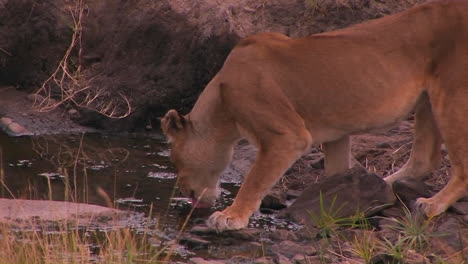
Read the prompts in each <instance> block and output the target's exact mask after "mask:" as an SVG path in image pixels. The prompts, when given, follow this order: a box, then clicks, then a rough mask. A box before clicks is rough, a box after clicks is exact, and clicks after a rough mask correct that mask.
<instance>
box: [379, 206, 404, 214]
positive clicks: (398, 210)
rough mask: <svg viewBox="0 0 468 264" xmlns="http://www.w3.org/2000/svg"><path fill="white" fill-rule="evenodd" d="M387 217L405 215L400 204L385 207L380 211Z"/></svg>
mask: <svg viewBox="0 0 468 264" xmlns="http://www.w3.org/2000/svg"><path fill="white" fill-rule="evenodd" d="M380 213H381V214H382V215H383V216H385V217H400V216H403V209H402V208H400V207H398V206H392V207H389V208H385V209H383V210H382V211H381V212H380Z"/></svg>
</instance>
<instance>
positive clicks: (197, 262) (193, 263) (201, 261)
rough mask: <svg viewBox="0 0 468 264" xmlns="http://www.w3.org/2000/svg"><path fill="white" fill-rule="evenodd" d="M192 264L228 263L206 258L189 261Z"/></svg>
mask: <svg viewBox="0 0 468 264" xmlns="http://www.w3.org/2000/svg"><path fill="white" fill-rule="evenodd" d="M189 263H190V264H225V263H226V262H224V261H221V260H206V259H204V258H198V257H197V258H191V259H189Z"/></svg>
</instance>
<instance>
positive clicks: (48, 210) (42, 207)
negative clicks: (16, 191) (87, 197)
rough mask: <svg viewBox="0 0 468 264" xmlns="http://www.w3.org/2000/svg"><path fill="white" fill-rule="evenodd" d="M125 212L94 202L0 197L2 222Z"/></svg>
mask: <svg viewBox="0 0 468 264" xmlns="http://www.w3.org/2000/svg"><path fill="white" fill-rule="evenodd" d="M123 213H125V211H121V210H117V209H112V208H108V207H103V206H99V205H92V204H83V203H72V202H62V201H48V200H23V199H5V198H0V222H3V223H17V222H38V221H62V220H85V219H92V218H97V217H103V216H109V217H113V216H116V215H118V214H123Z"/></svg>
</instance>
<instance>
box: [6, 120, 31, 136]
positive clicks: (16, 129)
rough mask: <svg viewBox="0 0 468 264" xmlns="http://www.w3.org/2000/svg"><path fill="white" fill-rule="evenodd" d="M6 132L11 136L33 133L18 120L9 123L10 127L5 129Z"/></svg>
mask: <svg viewBox="0 0 468 264" xmlns="http://www.w3.org/2000/svg"><path fill="white" fill-rule="evenodd" d="M5 132H6V133H7V134H8V135H9V136H13V137H19V136H25V135H32V133H31V131H29V130H27V129H26V128H25V127H23V126H22V125H20V124H18V123H16V122H11V123H10V124H9V125H8V128H7V129H5Z"/></svg>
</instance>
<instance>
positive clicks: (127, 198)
mask: <svg viewBox="0 0 468 264" xmlns="http://www.w3.org/2000/svg"><path fill="white" fill-rule="evenodd" d="M0 147H1V157H0V161H1V168H2V169H3V173H1V174H0V176H1V180H2V185H1V186H0V196H1V197H2V198H23V199H52V200H60V201H61V200H66V201H76V202H85V203H90V204H98V205H104V206H114V207H117V208H120V209H125V210H130V211H135V212H140V213H144V214H145V215H146V216H147V215H148V214H149V213H150V211H151V216H152V217H153V218H154V219H157V221H158V226H159V227H158V228H160V229H161V230H162V233H161V234H160V235H161V236H164V237H167V239H168V240H169V239H173V238H174V237H175V235H176V234H177V232H178V230H180V228H181V226H182V224H183V223H184V222H185V220H186V219H187V215H188V213H189V211H190V209H191V206H190V204H189V203H188V202H187V200H185V199H181V198H179V197H177V189H176V188H175V187H174V185H175V180H176V179H175V176H176V175H175V174H174V168H173V167H172V165H171V164H170V162H169V158H168V155H169V150H168V145H167V144H166V143H165V142H164V140H163V139H162V138H161V136H158V135H154V136H151V137H150V136H133V137H130V136H106V135H100V134H86V135H66V136H65V135H53V136H36V137H19V138H12V137H8V136H6V135H3V134H0ZM237 188H238V186H236V185H235V184H223V185H222V189H223V191H222V197H221V199H220V201H219V202H218V203H217V205H216V206H215V207H214V208H212V210H211V211H197V212H195V214H194V215H193V216H192V219H195V220H192V221H190V222H189V225H191V224H193V222H197V221H198V220H197V218H198V219H205V218H206V217H207V216H208V215H209V214H210V213H211V212H212V211H213V210H216V209H218V210H219V209H222V208H223V207H225V206H226V205H227V204H230V203H231V202H232V199H233V196H234V193H235V192H236V190H237ZM275 221H276V220H275V219H274V218H271V217H270V216H265V215H261V214H258V215H257V216H256V217H254V218H253V219H252V220H251V227H255V228H260V229H262V228H271V227H273V228H276V227H278V228H288V223H285V222H281V221H279V222H275ZM134 224H135V225H138V224H139V223H134ZM219 241H221V240H219ZM223 243H228V244H229V245H230V246H229V247H226V246H224V245H223ZM233 245H237V246H233ZM226 248H228V249H226ZM186 250H187V249H186V248H181V249H180V255H182V257H190V256H193V255H198V256H205V257H217V258H226V257H229V256H232V255H256V254H258V252H256V251H257V250H252V249H251V247H249V246H248V245H243V244H242V241H232V240H229V241H228V242H226V241H224V242H223V241H222V242H221V244H220V245H218V246H215V247H214V248H213V247H212V248H210V249H209V250H206V249H198V250H193V249H190V250H191V251H190V250H189V251H186Z"/></svg>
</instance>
